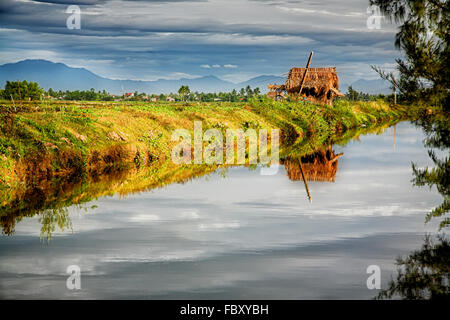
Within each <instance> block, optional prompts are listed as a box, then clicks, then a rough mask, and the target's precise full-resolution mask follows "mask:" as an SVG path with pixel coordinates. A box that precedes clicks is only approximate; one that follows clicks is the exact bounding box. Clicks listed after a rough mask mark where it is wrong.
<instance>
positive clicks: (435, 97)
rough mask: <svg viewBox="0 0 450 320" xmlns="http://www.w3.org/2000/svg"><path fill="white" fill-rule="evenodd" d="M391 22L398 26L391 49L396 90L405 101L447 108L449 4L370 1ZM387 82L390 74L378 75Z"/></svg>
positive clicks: (449, 101)
mask: <svg viewBox="0 0 450 320" xmlns="http://www.w3.org/2000/svg"><path fill="white" fill-rule="evenodd" d="M370 3H371V4H372V5H377V6H379V7H380V10H381V12H382V13H383V14H384V15H386V16H387V17H388V18H389V19H390V20H391V21H394V22H395V23H398V24H400V27H399V30H398V32H397V34H396V40H395V45H396V47H397V48H399V49H400V50H401V51H402V53H403V54H404V56H405V58H404V59H397V60H396V61H397V69H398V72H399V76H400V77H399V79H398V81H397V86H398V88H399V90H400V91H401V92H402V95H403V96H404V98H405V99H406V100H408V101H412V102H416V101H425V102H429V103H432V104H440V105H443V106H444V107H446V108H448V107H449V105H450V93H449V87H450V85H449V82H450V77H449V76H448V70H449V68H450V49H449V47H448V41H449V39H450V31H449V30H450V23H449V17H450V15H449V14H448V13H449V12H450V2H449V1H442V0H412V1H408V0H370ZM380 75H381V76H382V77H385V79H387V78H391V80H393V77H392V74H388V73H384V74H383V73H380ZM388 80H389V79H388Z"/></svg>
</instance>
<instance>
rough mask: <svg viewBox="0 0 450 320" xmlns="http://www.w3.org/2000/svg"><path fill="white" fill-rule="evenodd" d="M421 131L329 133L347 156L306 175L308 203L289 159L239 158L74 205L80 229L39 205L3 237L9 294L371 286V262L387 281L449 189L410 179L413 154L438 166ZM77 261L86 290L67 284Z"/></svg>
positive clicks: (329, 293)
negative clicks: (268, 172)
mask: <svg viewBox="0 0 450 320" xmlns="http://www.w3.org/2000/svg"><path fill="white" fill-rule="evenodd" d="M394 133H395V135H394ZM423 139H424V136H423V133H422V131H421V130H420V129H419V128H416V127H414V126H413V125H412V124H410V123H408V122H403V123H399V124H397V125H396V126H395V129H394V127H390V128H388V129H387V130H385V132H384V133H383V134H381V135H366V136H360V137H359V138H358V139H355V140H352V141H351V142H350V143H348V144H347V145H345V146H337V145H335V146H332V147H331V150H332V151H333V153H334V154H335V155H337V154H339V153H343V155H342V156H341V157H339V159H338V165H337V171H336V172H335V173H334V174H333V177H332V179H328V181H327V180H326V179H322V180H321V179H318V180H317V181H312V180H310V181H308V187H309V193H310V195H311V200H312V201H311V202H310V201H309V200H308V197H307V193H306V190H305V185H304V183H303V181H302V180H298V179H295V180H292V179H290V178H289V177H291V176H288V174H287V171H286V169H285V168H284V167H283V166H281V167H280V170H279V172H278V174H276V175H274V176H262V175H260V174H259V170H249V169H248V168H245V167H236V168H229V169H227V170H226V171H219V172H216V173H213V174H211V175H208V176H204V177H200V178H197V179H194V180H191V181H188V182H186V183H184V184H171V185H169V186H166V187H164V188H161V189H155V190H152V191H147V192H141V193H138V194H132V195H128V196H118V195H115V196H109V197H100V198H99V199H98V200H95V201H92V202H90V203H88V205H87V206H85V207H87V208H89V209H88V210H87V211H85V210H80V209H79V208H78V207H75V206H72V207H70V208H69V209H68V210H69V211H68V212H69V217H70V220H71V224H72V227H71V229H70V228H69V230H67V229H66V230H65V231H60V230H59V229H58V228H56V229H55V231H54V232H53V238H52V239H51V240H50V241H47V240H46V239H42V238H41V223H42V220H40V216H39V215H36V216H34V217H29V218H24V219H22V220H21V221H20V222H18V223H17V225H16V226H15V232H14V233H13V234H12V235H9V236H7V235H3V236H2V237H1V239H0V257H1V259H0V297H1V298H42V299H45V298H64V299H79V298H94V299H99V298H113V299H116V298H117V299H131V298H137V299H172V298H175V299H176V298H191V299H370V298H373V297H374V296H376V295H377V293H378V290H369V289H368V288H367V285H366V280H367V277H368V276H369V275H368V274H366V269H367V267H368V266H369V265H378V266H379V267H380V268H381V278H382V288H383V287H386V285H387V281H388V280H389V279H390V277H391V275H392V274H393V272H394V270H395V269H396V268H395V264H394V263H395V258H396V257H397V256H399V255H403V256H405V255H407V254H408V253H410V252H411V251H412V250H415V249H418V248H419V247H420V246H421V244H422V243H423V239H424V234H425V233H426V232H434V231H435V230H436V223H435V222H433V221H432V222H430V223H428V224H425V223H424V222H425V215H426V213H427V212H429V211H430V210H431V209H432V208H434V207H436V206H437V205H439V204H440V203H441V202H442V198H441V196H440V195H439V193H438V192H437V191H436V190H435V189H434V188H432V189H431V190H429V189H423V188H417V187H414V186H412V184H411V180H412V178H413V175H412V169H411V162H412V161H414V163H416V164H417V165H418V166H420V167H423V166H427V165H428V166H431V165H432V162H431V160H430V159H429V156H428V154H427V150H426V148H424V146H423ZM306 165H307V164H306ZM304 166H305V163H304ZM291 178H292V177H291ZM307 180H308V177H307ZM333 181H334V182H333ZM69 265H78V266H80V268H81V287H82V289H81V290H78V291H70V290H68V289H67V288H66V279H67V277H68V274H66V268H67V266H69Z"/></svg>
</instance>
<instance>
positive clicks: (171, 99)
mask: <svg viewBox="0 0 450 320" xmlns="http://www.w3.org/2000/svg"><path fill="white" fill-rule="evenodd" d="M166 101H170V102H175V99H174V98H172V97H167V99H166Z"/></svg>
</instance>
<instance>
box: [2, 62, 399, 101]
mask: <svg viewBox="0 0 450 320" xmlns="http://www.w3.org/2000/svg"><path fill="white" fill-rule="evenodd" d="M8 80H9V81H18V80H28V81H35V82H37V83H38V84H39V86H41V87H42V88H44V89H46V90H48V89H49V88H52V89H53V90H62V91H65V90H70V91H73V90H89V89H91V88H94V89H95V90H106V91H107V92H110V93H113V94H123V93H124V92H134V91H138V92H146V93H157V94H159V93H171V92H177V91H178V88H179V87H180V86H181V85H187V86H189V88H190V89H191V91H199V92H219V91H222V92H226V91H231V90H233V89H236V90H239V89H241V88H245V87H246V86H247V85H249V86H250V87H252V88H256V87H259V88H260V90H261V92H263V93H265V92H267V85H268V84H269V83H276V84H282V83H284V82H285V80H286V79H285V78H284V77H280V76H274V75H262V76H258V77H255V78H252V79H249V80H247V81H244V82H240V83H232V82H229V81H225V80H222V79H220V78H218V77H216V76H213V75H209V76H203V77H199V78H194V79H186V78H181V79H178V80H166V79H159V80H154V81H142V80H116V79H108V78H104V77H101V76H98V75H96V74H95V73H93V72H91V71H89V70H87V69H85V68H73V67H69V66H67V65H65V64H63V63H55V62H51V61H47V60H23V61H19V62H15V63H7V64H4V65H0V86H1V87H4V85H5V83H6V81H8ZM349 85H351V86H352V87H353V89H355V90H357V91H362V92H367V93H390V92H391V90H390V89H389V84H388V83H387V82H386V81H384V80H381V79H379V80H364V79H360V80H357V81H355V82H353V83H351V84H349ZM349 85H346V84H342V85H341V88H340V91H341V92H346V90H347V88H348V86H349Z"/></svg>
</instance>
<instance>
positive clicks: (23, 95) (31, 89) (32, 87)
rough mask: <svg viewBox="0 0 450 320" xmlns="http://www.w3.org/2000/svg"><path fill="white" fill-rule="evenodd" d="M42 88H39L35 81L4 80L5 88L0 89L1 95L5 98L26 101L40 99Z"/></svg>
mask: <svg viewBox="0 0 450 320" xmlns="http://www.w3.org/2000/svg"><path fill="white" fill-rule="evenodd" d="M43 93H44V90H42V89H41V88H39V85H38V84H37V83H36V82H32V81H30V82H27V81H26V80H24V81H6V84H5V89H4V90H2V91H1V97H2V98H3V99H6V100H13V101H14V100H15V101H22V100H25V101H28V100H34V101H35V100H40V99H41V97H42V94H43Z"/></svg>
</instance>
